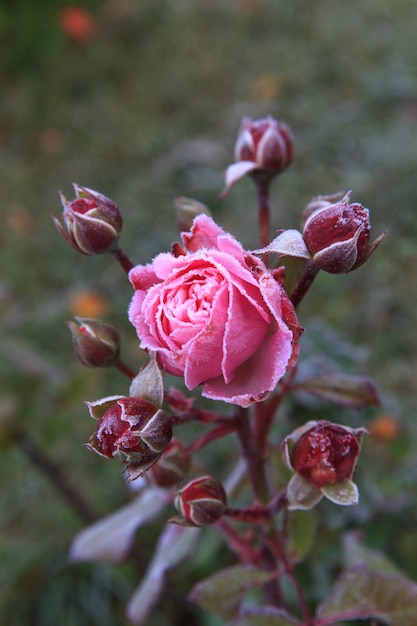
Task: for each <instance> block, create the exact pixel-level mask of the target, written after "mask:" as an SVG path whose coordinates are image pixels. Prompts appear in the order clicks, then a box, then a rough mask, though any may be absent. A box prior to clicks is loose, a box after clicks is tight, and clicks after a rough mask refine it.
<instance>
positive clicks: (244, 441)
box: [234, 409, 268, 504]
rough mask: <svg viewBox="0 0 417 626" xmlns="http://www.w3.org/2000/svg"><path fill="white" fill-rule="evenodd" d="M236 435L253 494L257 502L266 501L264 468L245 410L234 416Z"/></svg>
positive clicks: (266, 491) (266, 488) (247, 412)
mask: <svg viewBox="0 0 417 626" xmlns="http://www.w3.org/2000/svg"><path fill="white" fill-rule="evenodd" d="M234 421H235V425H236V433H237V436H238V439H239V443H240V448H241V451H242V455H243V458H244V459H245V461H246V466H247V469H248V475H249V480H250V481H251V484H252V489H253V493H254V494H255V497H256V498H257V500H258V501H259V502H262V503H264V504H265V503H266V502H267V501H268V487H267V483H266V477H265V467H264V463H263V459H262V458H261V456H260V454H259V451H258V449H257V446H256V444H255V440H254V437H253V433H252V429H251V423H250V413H249V411H247V410H246V409H239V410H238V411H237V412H236V414H235V419H234Z"/></svg>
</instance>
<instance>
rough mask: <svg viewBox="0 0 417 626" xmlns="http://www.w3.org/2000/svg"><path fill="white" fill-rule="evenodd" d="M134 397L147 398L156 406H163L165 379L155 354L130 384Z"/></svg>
mask: <svg viewBox="0 0 417 626" xmlns="http://www.w3.org/2000/svg"><path fill="white" fill-rule="evenodd" d="M130 395H131V397H132V398H145V400H149V402H152V404H154V405H155V406H157V407H159V408H161V406H162V402H163V400H164V381H163V378H162V373H161V370H160V369H159V367H158V364H157V362H156V357H155V355H153V356H151V357H150V358H149V361H147V363H145V365H143V366H142V368H141V369H140V371H139V374H138V375H137V376H136V377H135V378H134V379H133V380H132V382H131V384H130Z"/></svg>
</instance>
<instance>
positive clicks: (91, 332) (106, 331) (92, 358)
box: [66, 317, 120, 367]
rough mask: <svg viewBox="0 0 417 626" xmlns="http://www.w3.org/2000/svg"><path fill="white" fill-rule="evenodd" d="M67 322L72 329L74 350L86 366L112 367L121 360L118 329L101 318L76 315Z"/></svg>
mask: <svg viewBox="0 0 417 626" xmlns="http://www.w3.org/2000/svg"><path fill="white" fill-rule="evenodd" d="M75 319H76V320H77V321H76V322H72V321H69V322H66V325H67V326H68V328H69V329H70V331H71V335H72V341H73V345H74V352H75V355H76V357H77V359H78V360H79V361H80V362H81V363H82V364H83V365H85V366H86V367H111V366H112V365H115V364H116V363H117V362H118V361H119V355H120V338H119V333H118V332H117V330H116V329H115V328H114V327H113V326H111V325H110V324H106V323H105V322H102V321H100V320H94V319H87V318H81V317H76V318H75Z"/></svg>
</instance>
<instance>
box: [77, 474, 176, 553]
mask: <svg viewBox="0 0 417 626" xmlns="http://www.w3.org/2000/svg"><path fill="white" fill-rule="evenodd" d="M170 499H171V496H170V494H169V493H168V492H167V490H166V489H161V488H159V487H146V488H145V489H144V490H143V491H142V493H141V494H140V495H139V496H138V497H137V498H136V499H135V500H133V502H130V503H129V504H127V505H126V506H124V507H122V508H121V509H119V510H118V511H116V512H115V513H112V515H109V516H108V517H104V518H103V519H101V520H99V521H98V522H95V523H94V524H91V525H90V526H87V528H84V530H82V531H81V532H80V533H78V535H76V537H75V538H74V540H73V542H72V544H71V548H70V553H69V557H70V560H71V561H94V562H100V563H110V564H116V563H121V562H122V561H123V560H124V559H125V558H126V556H127V554H128V552H129V550H130V548H131V546H132V543H133V538H134V535H135V532H136V530H137V529H138V528H139V526H143V525H144V524H147V523H149V522H150V521H152V520H153V519H154V518H155V517H157V516H158V515H159V513H160V512H161V511H162V510H163V509H164V508H165V506H166V505H167V503H168V502H169V500H170Z"/></svg>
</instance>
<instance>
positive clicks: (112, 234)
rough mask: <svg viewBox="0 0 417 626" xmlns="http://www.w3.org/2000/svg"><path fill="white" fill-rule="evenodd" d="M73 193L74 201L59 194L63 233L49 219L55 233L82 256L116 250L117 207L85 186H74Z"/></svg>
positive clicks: (119, 220)
mask: <svg viewBox="0 0 417 626" xmlns="http://www.w3.org/2000/svg"><path fill="white" fill-rule="evenodd" d="M74 190H75V195H76V198H75V200H72V201H71V202H68V201H67V199H66V198H65V196H64V195H63V194H60V197H61V202H62V204H63V207H64V211H63V214H62V219H63V221H64V225H65V227H66V230H65V229H64V227H63V226H62V225H61V223H60V222H59V220H57V218H55V217H53V218H52V219H53V220H54V224H55V226H56V228H57V230H58V232H59V233H60V234H61V235H62V237H63V238H64V239H65V240H66V241H67V242H68V243H69V244H70V245H71V246H72V247H73V248H74V249H75V250H77V251H78V252H81V253H82V254H88V255H93V254H104V253H106V252H112V251H114V250H116V249H117V246H118V240H119V235H120V232H121V229H122V223H123V220H122V216H121V213H120V211H119V209H118V207H117V205H116V204H115V203H114V202H113V201H112V200H110V199H109V198H106V196H103V195H102V194H101V193H98V192H97V191H93V190H92V189H88V188H87V187H80V186H79V185H77V184H75V183H74Z"/></svg>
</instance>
